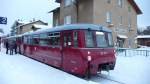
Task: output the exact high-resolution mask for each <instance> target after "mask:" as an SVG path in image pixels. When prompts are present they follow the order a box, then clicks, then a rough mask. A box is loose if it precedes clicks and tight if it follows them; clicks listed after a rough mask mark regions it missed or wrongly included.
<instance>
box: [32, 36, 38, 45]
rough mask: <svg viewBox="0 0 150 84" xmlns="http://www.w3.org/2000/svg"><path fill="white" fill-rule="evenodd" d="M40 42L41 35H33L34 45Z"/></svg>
mask: <svg viewBox="0 0 150 84" xmlns="http://www.w3.org/2000/svg"><path fill="white" fill-rule="evenodd" d="M38 44H39V35H33V45H38Z"/></svg>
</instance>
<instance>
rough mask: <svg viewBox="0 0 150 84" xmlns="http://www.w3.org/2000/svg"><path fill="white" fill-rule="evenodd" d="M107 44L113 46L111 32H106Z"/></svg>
mask: <svg viewBox="0 0 150 84" xmlns="http://www.w3.org/2000/svg"><path fill="white" fill-rule="evenodd" d="M108 44H109V46H113V39H112V33H108Z"/></svg>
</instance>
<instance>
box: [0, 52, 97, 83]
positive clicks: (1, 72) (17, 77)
mask: <svg viewBox="0 0 150 84" xmlns="http://www.w3.org/2000/svg"><path fill="white" fill-rule="evenodd" d="M0 84H96V83H94V82H92V81H87V80H84V79H81V78H78V77H76V76H73V75H71V74H68V73H66V72H63V71H61V70H57V69H55V68H53V67H50V66H48V65H45V64H43V63H40V62H38V61H35V60H33V59H30V58H28V57H25V56H22V55H19V54H17V55H6V54H5V49H2V51H1V52H0Z"/></svg>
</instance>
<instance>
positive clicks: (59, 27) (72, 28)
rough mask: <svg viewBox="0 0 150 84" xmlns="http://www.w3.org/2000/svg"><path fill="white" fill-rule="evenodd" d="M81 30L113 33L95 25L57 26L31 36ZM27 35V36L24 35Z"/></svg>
mask: <svg viewBox="0 0 150 84" xmlns="http://www.w3.org/2000/svg"><path fill="white" fill-rule="evenodd" d="M81 29H89V30H98V31H105V32H112V31H111V30H110V29H108V28H106V27H104V26H102V25H95V24H67V25H63V26H57V27H54V28H48V29H43V30H38V31H35V32H33V33H29V34H37V33H43V32H55V31H63V30H81ZM24 35H26V34H24Z"/></svg>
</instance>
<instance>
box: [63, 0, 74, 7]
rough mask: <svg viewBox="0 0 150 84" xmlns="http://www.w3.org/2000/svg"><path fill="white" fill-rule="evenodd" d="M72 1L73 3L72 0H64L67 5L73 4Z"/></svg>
mask: <svg viewBox="0 0 150 84" xmlns="http://www.w3.org/2000/svg"><path fill="white" fill-rule="evenodd" d="M71 3H72V0H64V5H65V7H66V6H69V5H71Z"/></svg>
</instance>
